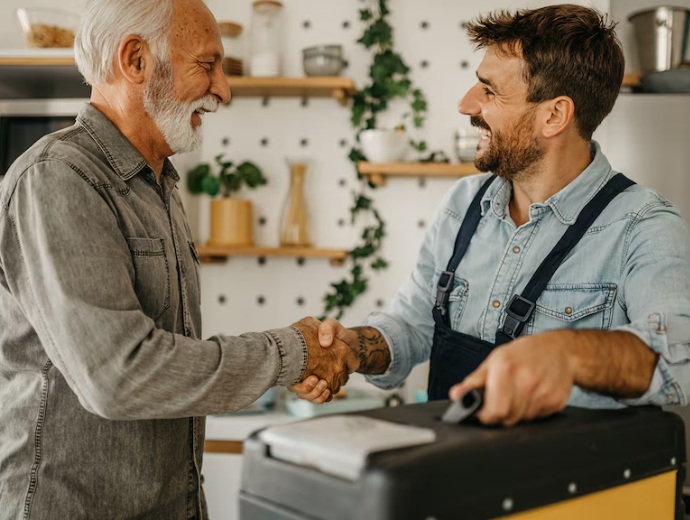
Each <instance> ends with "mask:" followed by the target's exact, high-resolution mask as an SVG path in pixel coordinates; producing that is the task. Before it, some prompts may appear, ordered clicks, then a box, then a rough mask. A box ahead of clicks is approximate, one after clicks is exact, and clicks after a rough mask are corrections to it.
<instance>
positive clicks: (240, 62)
mask: <svg viewBox="0 0 690 520" xmlns="http://www.w3.org/2000/svg"><path fill="white" fill-rule="evenodd" d="M218 29H219V30H220V37H221V40H222V41H223V49H225V52H224V54H223V74H225V75H226V76H242V75H243V74H244V45H243V41H242V30H243V27H242V25H240V24H239V23H236V22H227V21H226V22H218Z"/></svg>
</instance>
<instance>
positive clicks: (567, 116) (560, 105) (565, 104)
mask: <svg viewBox="0 0 690 520" xmlns="http://www.w3.org/2000/svg"><path fill="white" fill-rule="evenodd" d="M546 109H547V113H546V117H545V121H544V125H543V127H542V135H543V136H544V137H547V138H548V137H555V136H557V135H558V134H560V133H562V132H563V131H564V130H565V129H566V128H568V126H569V125H570V124H571V123H573V121H574V120H575V103H573V100H572V99H571V98H569V97H568V96H558V97H557V98H554V99H551V100H549V101H548V102H547V105H546Z"/></svg>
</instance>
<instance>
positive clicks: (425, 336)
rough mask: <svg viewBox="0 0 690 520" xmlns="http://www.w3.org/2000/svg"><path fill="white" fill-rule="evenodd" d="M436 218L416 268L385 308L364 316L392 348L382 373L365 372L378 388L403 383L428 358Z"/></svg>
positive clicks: (423, 244)
mask: <svg viewBox="0 0 690 520" xmlns="http://www.w3.org/2000/svg"><path fill="white" fill-rule="evenodd" d="M441 207H443V205H441ZM439 222H440V221H439V215H438V214H437V215H436V218H435V219H434V224H433V225H432V226H430V227H429V229H428V231H427V233H426V235H425V238H424V241H423V242H422V246H421V249H420V252H419V256H418V258H417V263H416V265H415V268H414V270H413V271H412V273H411V274H410V276H409V277H408V278H407V280H406V281H405V283H404V284H403V285H402V286H401V287H400V289H399V290H398V292H397V293H396V295H395V297H394V298H393V301H392V303H391V305H390V309H389V310H388V312H386V313H382V312H377V313H373V314H371V315H370V316H369V317H368V318H367V320H366V325H368V326H371V327H374V328H376V329H378V330H379V332H381V334H382V335H383V337H384V338H385V339H386V342H387V343H388V345H389V348H390V350H391V364H390V365H389V368H388V370H387V371H386V372H385V373H384V374H382V375H378V376H366V379H367V381H369V382H370V383H372V384H374V385H376V386H378V387H380V388H385V389H390V388H395V387H398V386H400V385H402V384H403V382H404V381H405V379H406V378H407V376H408V375H409V374H410V372H411V371H412V369H413V368H414V367H415V365H417V364H419V363H423V362H425V361H427V360H428V359H429V354H430V352H431V344H432V341H433V337H434V320H433V318H432V314H431V308H432V301H431V299H430V298H431V296H430V295H431V292H430V291H431V289H430V288H431V284H432V280H433V275H434V271H435V261H434V258H435V255H434V251H435V250H436V241H437V239H438V234H439Z"/></svg>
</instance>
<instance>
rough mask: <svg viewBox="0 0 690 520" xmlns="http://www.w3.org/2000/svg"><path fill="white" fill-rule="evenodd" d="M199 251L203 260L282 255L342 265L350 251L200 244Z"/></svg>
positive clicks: (212, 260) (218, 260)
mask: <svg viewBox="0 0 690 520" xmlns="http://www.w3.org/2000/svg"><path fill="white" fill-rule="evenodd" d="M197 252H198V253H199V257H200V258H201V261H202V262H207V263H209V262H220V261H225V260H227V259H228V258H229V257H231V256H257V257H261V256H263V257H267V256H282V257H292V258H325V259H328V260H329V261H330V263H331V265H342V264H343V262H344V261H345V259H346V258H347V255H348V252H347V251H346V250H344V249H313V248H310V247H254V246H246V247H222V246H199V247H197Z"/></svg>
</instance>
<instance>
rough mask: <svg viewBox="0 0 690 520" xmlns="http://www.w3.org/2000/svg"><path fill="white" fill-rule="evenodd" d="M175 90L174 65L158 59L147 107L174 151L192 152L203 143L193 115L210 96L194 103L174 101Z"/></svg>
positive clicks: (148, 89)
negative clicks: (194, 124)
mask: <svg viewBox="0 0 690 520" xmlns="http://www.w3.org/2000/svg"><path fill="white" fill-rule="evenodd" d="M172 90H173V71H172V66H171V65H170V63H168V62H167V61H158V62H157V63H156V70H155V72H154V75H153V78H152V79H151V81H150V82H149V84H148V85H146V89H145V90H144V109H145V110H146V112H147V113H148V114H149V116H150V117H151V119H152V120H153V122H154V123H155V125H156V126H157V127H158V129H159V130H160V132H161V134H163V138H164V139H165V142H166V143H167V144H168V146H169V147H170V149H171V150H172V151H173V153H184V152H193V151H194V150H198V149H199V147H200V146H201V126H198V127H197V128H194V127H193V126H192V114H193V113H194V111H195V110H197V109H198V108H199V107H200V106H203V105H207V104H209V101H208V99H207V98H202V99H201V100H197V101H194V102H192V103H182V102H179V101H175V100H174V99H173V97H172ZM209 97H210V96H209ZM214 101H215V99H214ZM216 106H217V103H216Z"/></svg>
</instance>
